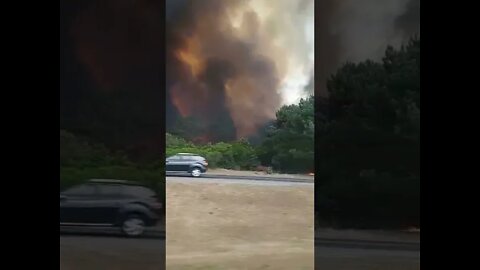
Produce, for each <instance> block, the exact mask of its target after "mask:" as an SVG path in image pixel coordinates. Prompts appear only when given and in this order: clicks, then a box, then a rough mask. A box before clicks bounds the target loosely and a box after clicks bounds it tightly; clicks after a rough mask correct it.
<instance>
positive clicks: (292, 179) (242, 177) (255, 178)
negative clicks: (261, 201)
mask: <svg viewBox="0 0 480 270" xmlns="http://www.w3.org/2000/svg"><path fill="white" fill-rule="evenodd" d="M168 177H181V178H192V179H236V180H247V181H272V182H298V183H313V182H314V180H313V177H303V178H296V177H279V176H253V175H220V174H208V173H206V174H203V175H202V176H201V177H200V178H193V177H189V176H188V174H184V173H178V174H177V173H168V174H167V178H168Z"/></svg>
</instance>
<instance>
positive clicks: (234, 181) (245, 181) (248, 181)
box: [167, 176, 314, 187]
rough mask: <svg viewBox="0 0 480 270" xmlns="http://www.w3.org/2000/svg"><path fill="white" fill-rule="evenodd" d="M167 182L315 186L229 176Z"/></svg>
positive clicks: (186, 178)
mask: <svg viewBox="0 0 480 270" xmlns="http://www.w3.org/2000/svg"><path fill="white" fill-rule="evenodd" d="M167 182H184V183H191V182H196V183H198V182H202V183H218V184H247V185H268V186H293V185H303V186H305V185H306V186H312V187H313V185H314V183H313V182H311V181H304V180H301V179H300V180H298V179H293V180H292V179H290V180H287V179H279V178H272V177H269V178H267V177H259V178H252V177H249V178H239V177H238V176H229V177H204V176H202V177H200V178H193V177H185V176H167Z"/></svg>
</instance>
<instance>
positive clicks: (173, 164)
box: [165, 156, 180, 172]
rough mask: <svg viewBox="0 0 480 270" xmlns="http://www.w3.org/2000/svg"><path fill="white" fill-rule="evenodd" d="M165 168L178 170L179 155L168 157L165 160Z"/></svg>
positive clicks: (170, 170)
mask: <svg viewBox="0 0 480 270" xmlns="http://www.w3.org/2000/svg"><path fill="white" fill-rule="evenodd" d="M165 168H166V170H167V171H169V172H177V171H180V158H179V156H173V157H169V158H168V159H167V161H166V164H165Z"/></svg>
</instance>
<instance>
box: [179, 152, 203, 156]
mask: <svg viewBox="0 0 480 270" xmlns="http://www.w3.org/2000/svg"><path fill="white" fill-rule="evenodd" d="M177 155H180V156H200V155H197V154H192V153H178V154H177Z"/></svg>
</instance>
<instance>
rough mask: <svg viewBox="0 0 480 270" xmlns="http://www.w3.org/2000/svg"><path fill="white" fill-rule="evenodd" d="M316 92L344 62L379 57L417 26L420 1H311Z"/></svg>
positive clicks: (321, 90)
mask: <svg viewBox="0 0 480 270" xmlns="http://www.w3.org/2000/svg"><path fill="white" fill-rule="evenodd" d="M315 5H317V7H316V9H317V10H319V12H318V13H317V14H316V16H315V28H316V29H315V33H316V36H317V42H318V43H319V44H317V45H316V46H317V48H316V50H315V53H316V55H315V57H316V61H315V62H316V66H315V69H316V76H317V78H316V80H317V81H316V84H317V89H316V93H317V94H318V95H322V96H325V95H327V90H326V84H325V83H326V80H327V79H328V77H329V76H330V75H331V74H332V73H334V72H335V70H336V69H337V68H338V67H339V66H340V65H341V64H342V63H344V62H346V61H352V62H358V61H363V60H365V59H373V60H379V59H380V58H381V57H382V56H383V54H384V51H385V49H386V47H387V45H392V46H397V47H398V46H399V45H401V44H402V43H404V42H405V41H406V40H407V39H408V38H410V37H411V36H413V35H414V34H417V33H419V29H420V0H362V1H358V0H344V1H338V0H322V1H317V2H316V3H315Z"/></svg>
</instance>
